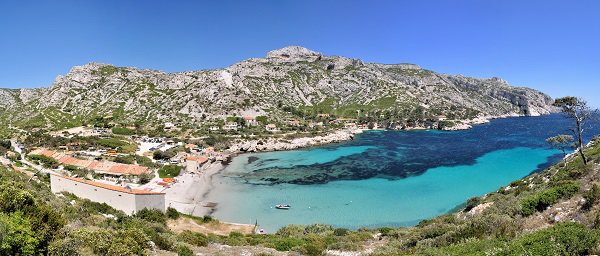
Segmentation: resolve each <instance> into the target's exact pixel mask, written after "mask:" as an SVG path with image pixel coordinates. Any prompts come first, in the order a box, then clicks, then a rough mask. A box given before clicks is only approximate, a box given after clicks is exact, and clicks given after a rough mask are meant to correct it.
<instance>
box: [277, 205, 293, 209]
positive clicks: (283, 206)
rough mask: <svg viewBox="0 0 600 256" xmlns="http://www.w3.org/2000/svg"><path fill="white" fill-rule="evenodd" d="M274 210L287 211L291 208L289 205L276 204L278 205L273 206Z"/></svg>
mask: <svg viewBox="0 0 600 256" xmlns="http://www.w3.org/2000/svg"><path fill="white" fill-rule="evenodd" d="M275 208H277V209H280V210H289V209H290V208H292V207H291V206H290V205H289V204H278V205H275Z"/></svg>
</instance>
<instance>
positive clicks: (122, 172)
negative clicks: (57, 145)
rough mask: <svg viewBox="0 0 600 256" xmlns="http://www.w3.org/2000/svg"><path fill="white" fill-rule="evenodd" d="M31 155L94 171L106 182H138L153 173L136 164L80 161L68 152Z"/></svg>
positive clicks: (40, 150) (36, 152)
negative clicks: (143, 175)
mask: <svg viewBox="0 0 600 256" xmlns="http://www.w3.org/2000/svg"><path fill="white" fill-rule="evenodd" d="M30 154H32V155H43V156H47V157H51V158H54V159H56V160H57V161H58V162H59V163H60V164H61V165H63V166H67V165H72V166H75V167H78V168H82V169H88V170H91V171H94V172H95V173H96V174H98V175H100V176H101V177H102V178H103V179H104V180H107V181H111V182H115V183H117V182H120V181H122V180H128V181H131V182H137V181H138V180H139V179H138V176H140V175H142V174H150V173H151V170H150V169H149V168H148V167H145V166H139V165H134V164H121V163H115V162H109V161H96V160H84V159H78V158H75V157H72V156H71V155H69V154H68V152H67V153H58V152H54V151H52V150H45V149H36V150H34V151H32V152H31V153H30ZM115 154H116V153H115ZM117 155H118V154H117Z"/></svg>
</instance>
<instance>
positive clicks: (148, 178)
mask: <svg viewBox="0 0 600 256" xmlns="http://www.w3.org/2000/svg"><path fill="white" fill-rule="evenodd" d="M138 178H139V181H140V184H146V183H148V182H150V181H151V180H152V178H154V174H151V173H142V174H140V175H139V176H138Z"/></svg>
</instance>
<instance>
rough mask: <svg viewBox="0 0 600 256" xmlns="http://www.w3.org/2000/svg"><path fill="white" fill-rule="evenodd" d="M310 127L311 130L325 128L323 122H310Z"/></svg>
mask: <svg viewBox="0 0 600 256" xmlns="http://www.w3.org/2000/svg"><path fill="white" fill-rule="evenodd" d="M308 127H310V128H315V127H323V122H310V123H308Z"/></svg>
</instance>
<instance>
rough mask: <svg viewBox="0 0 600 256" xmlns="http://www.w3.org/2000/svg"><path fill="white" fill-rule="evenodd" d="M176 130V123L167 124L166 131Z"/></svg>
mask: <svg viewBox="0 0 600 256" xmlns="http://www.w3.org/2000/svg"><path fill="white" fill-rule="evenodd" d="M175 128H176V126H175V124H174V123H171V122H166V123H165V130H171V129H175Z"/></svg>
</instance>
